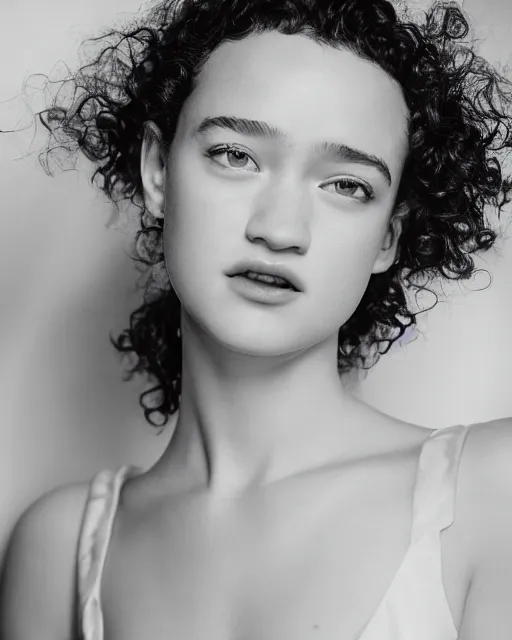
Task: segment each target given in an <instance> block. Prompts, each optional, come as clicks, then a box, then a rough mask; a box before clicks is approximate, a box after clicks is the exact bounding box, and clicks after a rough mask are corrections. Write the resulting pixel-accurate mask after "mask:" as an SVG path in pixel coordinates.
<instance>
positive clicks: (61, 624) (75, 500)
mask: <svg viewBox="0 0 512 640" xmlns="http://www.w3.org/2000/svg"><path fill="white" fill-rule="evenodd" d="M87 490H88V488H87V485H84V484H72V485H66V486H64V487H60V488H58V489H55V490H53V491H51V492H49V493H47V494H45V495H43V496H42V497H41V498H39V499H38V500H36V501H35V502H34V503H33V504H32V505H30V507H29V508H28V509H27V510H26V511H25V512H24V513H23V514H22V515H21V517H20V518H19V520H18V522H17V523H16V526H15V527H14V530H13V532H12V534H11V537H10V540H9V544H8V547H7V553H6V556H5V563H4V569H3V574H2V578H1V580H0V638H6V639H7V638H9V640H35V639H36V638H37V640H70V639H71V638H72V637H73V636H74V631H75V629H74V612H75V607H76V603H75V592H76V588H75V587H76V585H75V562H76V548H77V542H78V534H79V530H80V524H81V519H82V513H83V509H84V506H85V500H86V496H87Z"/></svg>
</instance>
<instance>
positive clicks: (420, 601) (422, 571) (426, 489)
mask: <svg viewBox="0 0 512 640" xmlns="http://www.w3.org/2000/svg"><path fill="white" fill-rule="evenodd" d="M468 431H469V426H468V425H456V426H452V427H444V428H442V429H437V430H434V431H432V433H431V434H429V436H428V438H427V439H426V440H425V442H424V443H423V446H422V449H421V453H420V458H419V462H418V473H417V478H416V485H415V490H414V502H413V519H412V529H411V542H410V545H409V548H408V549H407V552H406V554H405V556H404V558H403V560H402V563H401V564H400V567H399V568H398V570H397V572H396V574H395V576H394V578H393V580H392V582H391V584H390V585H389V587H388V589H387V591H386V593H385V595H384V597H383V598H382V600H381V602H380V604H379V606H378V607H377V609H376V611H375V612H374V614H373V615H372V617H371V619H370V620H369V621H368V622H367V623H366V624H365V625H364V627H363V628H362V629H361V631H360V632H359V633H358V634H357V635H356V638H354V640H434V638H435V640H457V637H458V633H457V628H456V626H455V623H454V620H453V617H452V614H451V611H450V607H449V604H448V601H447V599H446V594H445V590H444V586H443V581H442V570H441V569H442V567H441V545H440V535H439V534H440V532H441V531H443V530H444V529H446V528H447V527H449V526H450V525H451V524H452V523H453V520H454V513H455V491H456V483H457V471H458V468H459V462H460V457H461V453H462V449H463V446H464V442H465V439H466V436H467V433H468ZM140 473H142V469H140V468H139V467H136V466H134V465H124V466H122V467H121V468H120V469H118V470H117V471H109V470H103V471H100V472H99V473H97V474H96V475H95V476H94V478H93V479H92V481H91V484H90V490H89V496H88V499H87V503H86V507H85V512H84V518H83V521H82V528H81V531H80V538H79V544H78V558H77V565H78V566H77V569H78V612H77V615H78V628H79V633H80V634H81V635H79V637H80V640H105V639H104V629H103V616H102V612H101V606H100V586H101V574H102V571H103V566H104V564H105V557H106V555H107V549H108V544H109V541H110V537H111V533H112V527H113V523H114V519H115V514H116V510H117V505H118V501H119V493H120V490H121V487H122V486H123V482H124V481H125V480H126V479H127V478H129V477H131V476H132V475H137V474H140ZM340 640H341V639H340ZM343 640H345V639H343Z"/></svg>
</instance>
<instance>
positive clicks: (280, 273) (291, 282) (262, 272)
mask: <svg viewBox="0 0 512 640" xmlns="http://www.w3.org/2000/svg"><path fill="white" fill-rule="evenodd" d="M226 275H227V276H228V277H230V278H233V277H235V276H245V277H247V278H249V279H251V280H257V281H258V282H263V281H264V280H267V282H266V284H270V285H272V284H274V286H281V287H282V288H283V285H285V286H286V287H289V288H291V289H294V290H295V291H304V284H303V283H302V281H301V279H300V277H299V276H298V275H297V274H296V273H294V272H293V271H292V270H291V269H290V268H289V267H287V266H286V265H284V264H282V263H270V262H264V261H262V260H242V261H240V262H238V263H237V264H235V265H234V267H233V268H232V269H230V270H228V271H227V272H226ZM258 276H262V278H261V279H259V278H258ZM265 276H274V277H275V278H276V279H277V281H275V282H272V281H271V280H270V281H269V279H268V278H265Z"/></svg>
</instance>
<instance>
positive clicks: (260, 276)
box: [235, 271, 297, 291]
mask: <svg viewBox="0 0 512 640" xmlns="http://www.w3.org/2000/svg"><path fill="white" fill-rule="evenodd" d="M237 275H238V276H240V277H243V278H247V279H248V280H254V281H255V282H262V283H263V284H267V285H270V286H272V287H279V288H280V289H293V290H294V291H297V289H296V288H295V287H294V286H293V284H292V283H291V282H290V281H289V280H287V279H286V278H281V277H279V276H271V275H268V274H266V273H256V272H255V271H246V272H245V273H239V274H237ZM235 277H236V276H235Z"/></svg>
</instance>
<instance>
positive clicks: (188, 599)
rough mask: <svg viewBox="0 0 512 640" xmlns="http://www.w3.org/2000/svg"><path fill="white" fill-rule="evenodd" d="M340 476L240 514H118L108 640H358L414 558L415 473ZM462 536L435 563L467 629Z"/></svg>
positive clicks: (205, 508)
mask: <svg viewBox="0 0 512 640" xmlns="http://www.w3.org/2000/svg"><path fill="white" fill-rule="evenodd" d="M360 471H361V470H360ZM341 475H342V476H343V477H340V475H334V476H332V475H331V476H329V477H325V478H319V479H317V480H316V481H315V482H309V484H307V485H295V486H294V485H289V486H287V487H286V488H285V489H282V490H279V491H278V492H276V493H274V494H272V495H267V496H265V497H264V498H261V497H258V498H252V499H250V500H246V501H242V502H241V503H238V504H233V503H231V502H230V501H227V502H224V503H220V504H215V505H211V504H209V503H208V501H207V500H205V499H204V497H201V496H198V497H195V498H193V499H187V500H180V501H174V502H173V503H172V505H171V504H169V505H165V504H162V503H161V502H159V501H155V502H154V504H151V505H149V506H146V507H145V508H144V509H125V510H123V509H120V510H119V512H118V514H117V517H116V521H115V526H114V529H113V533H112V538H111V542H110V545H109V550H108V554H107V558H106V563H105V567H104V571H103V576H102V585H101V605H102V609H103V616H104V625H105V638H108V640H119V639H121V638H122V639H123V640H132V639H133V640H135V639H137V640H140V638H142V637H151V638H153V639H154V640H160V639H162V640H163V639H164V638H165V639H168V638H178V637H180V638H184V639H187V640H188V639H192V638H198V639H199V638H201V639H204V638H206V637H208V638H209V640H230V639H233V640H240V639H241V638H244V639H247V640H262V638H265V640H274V639H275V640H278V639H279V640H303V639H304V640H305V639H308V638H312V637H313V638H316V639H319V640H320V639H324V638H325V639H327V638H328V639H329V640H333V639H334V638H343V639H347V640H352V639H354V640H355V639H356V638H358V637H359V634H360V633H361V631H362V630H363V629H364V627H365V626H366V624H367V623H368V622H369V620H370V619H371V618H372V616H373V614H374V613H375V611H376V609H377V607H378V606H379V604H380V603H381V601H382V600H383V598H384V597H385V596H386V594H387V591H388V589H389V587H390V585H391V583H392V581H393V579H394V578H395V576H396V575H397V572H399V571H400V570H401V568H402V563H403V561H404V558H406V557H408V556H410V554H414V552H415V551H414V548H410V547H409V543H410V531H411V518H412V494H413V488H414V487H413V485H414V473H413V469H412V468H411V473H410V475H408V474H407V473H405V469H404V473H403V474H401V475H400V474H386V475H384V476H382V475H380V476H378V475H377V476H375V477H373V474H372V472H371V471H370V472H368V473H367V474H366V475H365V474H362V475H361V473H357V472H354V473H346V474H341ZM377 477H379V478H380V483H377V482H375V480H376V479H377ZM404 479H405V481H404ZM456 533H457V532H456V530H453V531H452V529H449V530H447V531H445V532H443V533H442V535H441V552H442V554H441V557H439V558H438V560H439V562H442V574H443V582H444V588H445V591H446V594H447V597H448V602H449V605H450V609H451V611H452V613H453V615H454V619H455V622H456V624H457V626H458V625H459V621H460V618H461V616H462V609H463V603H464V598H465V594H466V587H467V580H466V579H465V564H464V563H465V559H464V558H463V557H461V554H460V551H459V547H458V545H457V536H456ZM410 559H411V558H410ZM412 560H413V561H414V558H412ZM416 578H417V580H419V581H421V579H422V576H420V575H418V576H416Z"/></svg>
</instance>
